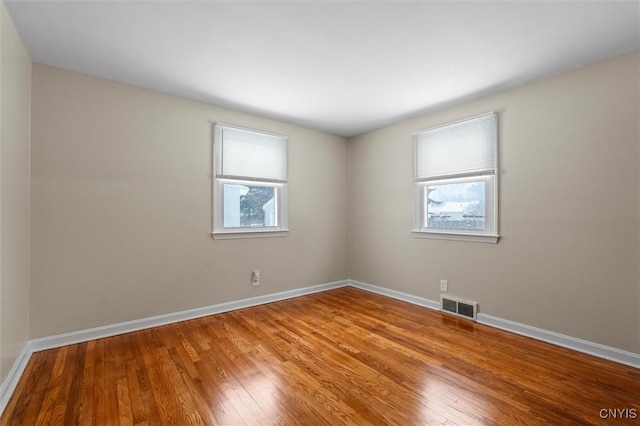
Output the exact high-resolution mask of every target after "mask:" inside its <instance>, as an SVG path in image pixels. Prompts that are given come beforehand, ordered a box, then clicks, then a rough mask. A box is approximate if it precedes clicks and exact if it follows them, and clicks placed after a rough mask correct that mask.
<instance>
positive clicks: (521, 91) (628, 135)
mask: <svg viewBox="0 0 640 426" xmlns="http://www.w3.org/2000/svg"><path fill="white" fill-rule="evenodd" d="M639 75H640V73H639V66H638V52H634V53H631V54H627V55H624V56H620V57H617V58H614V59H612V60H609V61H606V62H602V63H598V64H595V65H592V66H588V67H585V68H583V69H580V70H577V71H574V72H571V73H567V74H564V75H561V76H557V77H554V78H550V79H547V80H543V81H539V82H537V83H534V84H531V85H528V86H524V87H521V88H518V89H516V90H511V91H508V92H504V93H501V94H498V95H495V96H491V97H487V98H484V99H481V100H477V101H474V102H470V103H467V104H465V105H463V106H460V107H456V108H452V109H448V110H446V111H443V112H438V113H434V114H430V115H427V116H424V117H421V118H417V119H414V120H410V121H407V122H403V123H400V124H397V125H393V126H390V127H387V128H384V129H382V130H379V131H376V132H372V133H370V134H366V135H363V136H360V137H358V138H355V139H354V140H352V141H351V142H350V154H349V155H350V188H349V197H350V208H349V212H350V213H349V232H350V241H349V244H350V276H351V278H352V279H355V280H358V281H362V282H366V283H370V284H374V285H378V286H383V287H387V288H390V289H394V290H398V291H403V292H406V293H409V294H414V295H418V296H422V297H425V298H428V299H432V300H439V280H440V279H447V280H449V292H450V294H453V295H458V296H461V297H464V298H468V299H471V300H476V301H478V302H479V309H480V312H482V313H485V314H489V315H493V316H497V317H500V318H504V319H509V320H513V321H517V322H520V323H524V324H528V325H532V326H535V327H540V328H543V329H546V330H551V331H555V332H559V333H562V334H566V335H570V336H574V337H578V338H582V339H586V340H589V341H593V342H597V343H601V344H604V345H609V346H613V347H616V348H620V349H623V350H629V351H633V352H636V353H638V352H640V303H639V302H640V295H639V292H640V277H639V271H638V259H639V256H640V251H639V242H640V239H639V237H638V236H639V219H640V214H639V205H640V197H639V183H640V182H639V170H640V167H639V144H640V134H639V129H638V118H639V106H638V103H639V97H640V90H639V82H638V80H639ZM492 110H495V111H498V112H499V122H500V124H499V144H500V234H501V235H502V238H501V239H500V242H499V243H498V244H497V245H492V244H483V243H469V242H457V241H439V240H432V239H420V238H413V237H412V236H411V223H412V222H411V214H412V185H411V182H412V180H411V176H412V140H411V134H412V132H413V131H416V130H419V129H423V128H427V127H430V126H434V125H437V124H441V123H446V122H449V121H452V120H458V119H462V118H465V117H468V116H473V115H476V114H480V113H484V112H487V111H492Z"/></svg>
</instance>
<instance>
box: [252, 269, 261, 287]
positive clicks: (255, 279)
mask: <svg viewBox="0 0 640 426" xmlns="http://www.w3.org/2000/svg"><path fill="white" fill-rule="evenodd" d="M251 285H253V286H254V287H258V286H259V285H260V271H253V272H252V273H251Z"/></svg>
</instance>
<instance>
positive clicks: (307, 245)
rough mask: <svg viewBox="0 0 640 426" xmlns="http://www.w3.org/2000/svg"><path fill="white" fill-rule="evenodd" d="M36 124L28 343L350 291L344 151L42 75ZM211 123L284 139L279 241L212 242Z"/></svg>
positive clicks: (317, 140) (188, 105)
mask: <svg viewBox="0 0 640 426" xmlns="http://www.w3.org/2000/svg"><path fill="white" fill-rule="evenodd" d="M32 114H33V127H32V133H33V135H32V146H33V153H32V188H31V191H32V216H31V225H32V226H31V230H32V234H31V244H32V251H31V264H32V268H31V327H30V328H31V337H32V338H36V337H41V336H47V335H52V334H56V333H62V332H68V331H72V330H78V329H85V328H89V327H94V326H100V325H105V324H112V323H116V322H120V321H126V320H132V319H136V318H144V317H149V316H152V315H157V314H163V313H169V312H175V311H180V310H184V309H188V308H194V307H200V306H207V305H212V304H216V303H221V302H225V301H231V300H237V299H242V298H248V297H252V296H258V295H262V294H269V293H275V292H280V291H285V290H291V289H295V288H300V287H305V286H310V285H315V284H322V283H327V282H332V281H336V280H342V279H346V278H347V269H348V264H347V228H346V227H347V164H348V158H347V155H348V147H347V140H346V139H344V138H341V137H337V136H332V135H328V134H325V133H321V132H317V131H313V130H308V129H303V128H300V127H296V126H292V125H287V124H283V123H279V122H276V121H272V120H267V119H263V118H258V117H254V116H250V115H246V114H241V113H237V112H233V111H229V110H225V109H221V108H216V107H213V106H209V105H205V104H201V103H196V102H191V101H187V100H183V99H179V98H176V97H172V96H167V95H163V94H159V93H156V92H151V91H147V90H142V89H138V88H134V87H131V86H126V85H122V84H117V83H114V82H110V81H106V80H102V79H98V78H94V77H89V76H85V75H81V74H77V73H73V72H68V71H63V70H60V69H56V68H51V67H48V66H43V65H38V64H34V67H33V109H32ZM215 121H222V122H225V123H229V124H236V125H240V126H246V127H251V128H257V129H261V130H265V131H271V132H276V133H282V134H286V135H288V136H289V164H290V166H289V182H290V183H289V228H290V230H291V231H290V233H289V235H288V236H287V237H279V238H256V239H242V240H213V239H212V238H211V235H210V232H211V176H210V173H211V150H212V123H213V122H215ZM254 269H259V270H260V272H261V285H260V287H255V288H254V287H252V286H251V283H250V274H251V271H252V270H254Z"/></svg>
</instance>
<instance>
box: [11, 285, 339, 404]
mask: <svg viewBox="0 0 640 426" xmlns="http://www.w3.org/2000/svg"><path fill="white" fill-rule="evenodd" d="M347 285H349V282H348V281H346V280H344V281H335V282H331V283H326V284H319V285H314V286H310V287H303V288H298V289H295V290H289V291H283V292H280V293H273V294H267V295H264V296H256V297H251V298H248V299H241V300H235V301H232V302H226V303H219V304H217V305H211V306H204V307H201V308H195V309H188V310H186V311H180V312H172V313H169V314H163V315H156V316H153V317H148V318H141V319H137V320H132V321H125V322H120V323H116V324H109V325H105V326H101V327H94V328H88V329H85V330H78V331H72V332H69V333H63V334H57V335H54V336H48V337H41V338H38V339H32V340H29V341H28V342H27V343H26V345H25V347H24V349H23V350H22V352H21V353H20V356H18V358H17V359H16V362H15V363H14V365H13V368H12V369H11V371H10V372H9V374H8V375H7V378H6V379H5V380H4V382H3V383H2V384H1V385H0V416H1V415H2V413H3V412H4V409H5V408H6V407H7V404H8V403H9V399H10V398H11V395H12V394H13V392H14V391H15V388H16V386H17V385H18V381H19V380H20V377H21V376H22V373H23V372H24V369H25V368H26V366H27V363H28V362H29V359H31V355H33V353H34V352H39V351H43V350H46V349H53V348H59V347H61V346H67V345H73V344H75V343H82V342H87V341H89V340H95V339H102V338H105V337H111V336H116V335H118V334H124V333H130V332H132V331H138V330H143V329H146V328H152V327H158V326H161V325H166V324H172V323H176V322H180V321H186V320H190V319H195V318H201V317H206V316H209V315H214V314H220V313H223V312H229V311H233V310H236V309H242V308H249V307H251V306H257V305H263V304H265V303H271V302H277V301H279V300H285V299H291V298H294V297H299V296H305V295H308V294H313V293H319V292H322V291H327V290H331V289H334V288H339V287H345V286H347Z"/></svg>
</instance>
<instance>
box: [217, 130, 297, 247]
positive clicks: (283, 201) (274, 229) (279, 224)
mask: <svg viewBox="0 0 640 426" xmlns="http://www.w3.org/2000/svg"><path fill="white" fill-rule="evenodd" d="M219 128H223V129H224V128H231V129H235V130H242V131H248V132H253V133H254V134H256V135H260V134H263V135H268V136H276V137H280V138H283V139H284V140H285V141H286V140H287V137H286V136H284V135H280V134H276V133H269V132H264V131H261V130H255V129H249V128H246V127H239V126H234V125H229V124H224V123H215V124H214V126H213V135H214V136H213V161H212V179H213V185H212V187H213V220H212V222H213V224H212V226H213V231H212V233H211V234H212V236H213V238H214V239H234V238H260V237H283V236H286V235H287V234H288V232H289V229H288V209H287V207H288V196H287V193H288V179H266V178H257V177H251V176H226V175H223V174H221V171H218V170H216V164H217V161H216V152H217V150H216V145H217V144H221V143H223V141H222V139H221V135H222V132H219V131H217V129H219ZM225 184H233V185H242V186H266V187H272V188H274V196H275V201H274V202H275V206H274V207H275V215H276V218H275V222H276V224H275V225H274V226H261V227H225V226H224V185H225Z"/></svg>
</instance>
